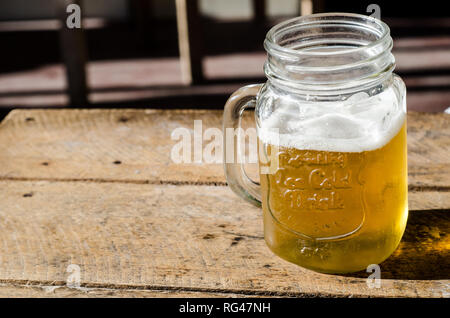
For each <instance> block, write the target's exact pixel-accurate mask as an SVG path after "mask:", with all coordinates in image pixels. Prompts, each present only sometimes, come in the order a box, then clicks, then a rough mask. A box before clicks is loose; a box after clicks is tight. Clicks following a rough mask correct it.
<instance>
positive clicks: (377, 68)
mask: <svg viewBox="0 0 450 318" xmlns="http://www.w3.org/2000/svg"><path fill="white" fill-rule="evenodd" d="M264 46H265V49H266V51H267V61H266V63H265V66H264V71H265V74H266V76H267V82H266V83H265V84H257V85H249V86H246V87H243V88H241V89H239V90H238V91H236V92H235V93H234V94H233V95H232V96H231V97H230V98H229V100H228V101H227V103H226V105H225V111H224V119H223V125H224V131H225V130H226V128H239V126H240V118H241V115H242V113H243V111H244V110H245V109H246V108H250V107H254V108H255V119H256V129H257V137H258V160H259V170H260V182H259V183H256V182H254V181H252V180H250V179H249V178H248V177H247V175H246V173H245V171H244V169H243V167H242V164H240V163H235V162H226V163H225V164H224V167H225V175H226V177H227V182H228V184H229V186H230V187H231V189H233V191H235V192H236V193H237V194H238V195H240V196H241V197H243V198H244V199H246V200H247V201H249V202H252V203H254V204H256V205H260V204H261V205H262V209H263V219H264V238H265V241H266V243H267V245H268V247H269V248H270V249H271V250H272V251H273V252H274V253H275V254H276V255H278V256H280V257H282V258H283V259H285V260H287V261H290V262H292V263H295V264H298V265H300V266H302V267H306V268H309V269H312V270H316V271H319V272H326V273H346V272H354V271H359V270H363V269H366V268H367V266H368V265H370V264H379V263H381V262H382V261H383V260H385V259H386V258H387V257H389V255H390V254H392V252H393V251H394V250H395V249H396V247H397V246H398V244H399V242H400V240H401V237H402V235H403V232H404V230H405V226H406V221H407V217H408V199H407V191H408V185H407V161H406V155H407V154H406V100H405V95H406V89H405V85H404V83H403V81H402V80H401V79H400V77H398V76H397V75H395V74H394V73H393V70H394V67H395V59H394V56H393V55H392V53H391V49H392V38H391V36H390V33H389V28H388V26H387V25H386V24H385V23H383V22H382V21H380V20H378V19H375V18H372V17H368V16H364V15H357V14H347V13H327V14H314V15H309V16H303V17H299V18H295V19H292V20H289V21H286V22H284V23H281V24H278V25H276V26H275V27H273V28H272V29H271V30H270V31H269V32H268V34H267V36H266V39H265V41H264ZM233 147H235V148H236V147H238V145H233ZM224 150H225V151H224V156H225V157H226V156H227V152H230V151H232V150H233V151H234V149H230V148H229V147H227V146H226V147H225V149H224Z"/></svg>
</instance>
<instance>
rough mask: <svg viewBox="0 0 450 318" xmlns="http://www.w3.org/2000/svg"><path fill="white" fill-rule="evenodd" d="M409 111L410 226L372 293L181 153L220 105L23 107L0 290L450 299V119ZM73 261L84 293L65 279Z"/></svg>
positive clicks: (215, 169)
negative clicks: (290, 240) (277, 246)
mask: <svg viewBox="0 0 450 318" xmlns="http://www.w3.org/2000/svg"><path fill="white" fill-rule="evenodd" d="M408 116H409V117H408V133H409V135H408V147H409V172H410V174H409V183H410V193H409V208H410V217H409V220H408V226H407V229H406V232H405V235H404V237H403V240H402V242H401V244H400V246H399V248H398V249H397V250H396V251H395V252H394V254H393V255H392V256H391V257H390V258H389V259H388V260H386V261H385V262H383V263H382V264H381V273H382V279H383V280H382V287H381V288H380V289H369V288H368V286H367V285H366V277H367V276H368V275H369V274H367V273H365V272H360V273H355V274H351V275H346V276H338V275H325V274H319V273H315V272H312V271H309V270H306V269H302V268H300V267H298V266H295V265H293V264H290V263H287V262H285V261H283V260H281V259H280V258H278V257H276V256H275V255H273V254H272V253H271V252H270V251H269V249H268V248H267V247H266V245H265V243H264V239H263V233H262V218H261V210H260V209H258V208H255V207H253V206H250V205H248V204H246V203H245V202H243V201H242V200H239V199H238V198H237V197H236V195H235V194H233V193H232V192H231V190H229V189H228V187H226V186H225V185H226V183H225V180H224V177H223V172H222V165H221V164H175V163H173V162H172V161H171V159H170V151H171V149H172V147H173V145H174V144H175V143H177V141H174V140H171V138H170V136H171V132H172V131H173V130H174V129H176V128H178V127H186V128H188V129H193V124H194V123H193V121H194V120H198V119H200V120H202V123H203V131H204V130H205V129H207V128H211V127H220V126H221V112H219V111H181V110H180V111H160V110H147V111H145V110H52V111H48V110H17V111H13V112H12V113H10V114H9V115H8V117H7V118H6V119H5V120H4V121H3V122H2V123H1V124H0V188H1V189H2V190H3V191H1V192H0V296H1V295H6V296H10V297H14V296H20V295H24V296H26V297H55V296H56V297H58V295H60V296H61V297H108V296H113V297H129V296H136V297H154V296H161V297H172V296H174V297H176V296H180V297H196V296H199V297H204V296H208V297H216V296H226V297H228V296H229V297H235V296H295V297H303V296H319V295H320V296H339V297H348V296H363V297H365V296H389V297H391V296H402V297H450V290H449V288H450V281H449V277H450V252H449V246H450V234H449V231H448V229H449V228H450V214H449V213H450V191H449V189H450V180H449V173H448V167H449V156H448V154H449V149H450V138H449V135H450V131H449V130H450V125H449V123H450V116H448V115H443V114H440V115H438V114H435V115H433V114H418V113H410V114H409V115H408ZM244 124H245V125H244V126H245V127H249V126H251V125H252V119H251V116H247V117H246V119H245V120H244ZM250 168H252V167H250ZM253 168H254V167H253ZM69 264H77V265H79V266H80V268H81V287H82V288H81V289H80V290H73V289H70V288H67V287H65V285H66V279H67V277H68V275H69V274H68V273H67V272H66V269H67V266H68V265H69ZM24 286H31V287H30V288H29V287H24ZM42 286H44V287H42ZM49 286H50V287H49ZM51 286H53V287H56V289H55V290H53V292H52V289H53V287H51Z"/></svg>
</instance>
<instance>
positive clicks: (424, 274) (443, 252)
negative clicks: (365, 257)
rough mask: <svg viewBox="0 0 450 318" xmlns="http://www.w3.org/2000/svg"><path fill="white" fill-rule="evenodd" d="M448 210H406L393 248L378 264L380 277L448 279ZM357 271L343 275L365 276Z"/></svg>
mask: <svg viewBox="0 0 450 318" xmlns="http://www.w3.org/2000/svg"><path fill="white" fill-rule="evenodd" d="M449 229H450V210H448V209H444V210H426V211H410V213H409V218H408V225H407V227H406V231H405V234H404V235H403V238H402V241H401V242H400V245H399V247H398V248H397V250H396V251H395V252H394V253H393V254H392V255H391V256H390V257H389V258H388V259H387V260H385V261H384V262H383V263H381V264H380V268H381V278H382V279H384V278H386V279H414V280H438V279H450V231H449ZM369 275H370V274H369V273H367V272H365V271H361V272H357V273H351V274H346V275H344V276H347V277H360V278H367V277H368V276H369Z"/></svg>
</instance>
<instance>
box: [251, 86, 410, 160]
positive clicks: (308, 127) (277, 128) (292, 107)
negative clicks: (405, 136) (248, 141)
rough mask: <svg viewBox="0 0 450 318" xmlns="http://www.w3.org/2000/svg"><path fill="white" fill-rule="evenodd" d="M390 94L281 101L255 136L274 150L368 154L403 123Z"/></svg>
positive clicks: (400, 111) (360, 94)
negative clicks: (367, 152) (327, 99)
mask: <svg viewBox="0 0 450 318" xmlns="http://www.w3.org/2000/svg"><path fill="white" fill-rule="evenodd" d="M393 94H395V93H394V92H392V91H389V90H387V91H384V92H383V93H381V94H378V95H375V96H371V97H369V96H368V95H367V94H366V93H363V92H361V93H357V94H354V95H353V96H351V97H350V98H348V99H347V100H345V101H341V102H303V101H302V102H300V101H298V100H294V99H290V98H283V100H282V102H281V103H280V104H279V105H275V110H274V111H273V112H272V113H271V114H270V115H269V116H268V117H266V118H263V119H262V120H261V122H260V127H259V129H258V136H259V138H260V139H261V140H262V141H263V142H264V143H268V144H272V145H276V146H281V147H288V148H296V149H300V150H318V151H333V152H362V151H370V150H375V149H378V148H381V147H383V146H384V145H386V144H387V143H388V142H389V141H390V140H391V139H392V138H393V137H394V136H395V135H397V133H398V132H399V130H400V129H401V127H402V125H403V123H404V121H405V111H404V106H403V105H399V104H398V102H397V98H396V97H395V96H394V95H393Z"/></svg>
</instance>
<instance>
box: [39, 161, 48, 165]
mask: <svg viewBox="0 0 450 318" xmlns="http://www.w3.org/2000/svg"><path fill="white" fill-rule="evenodd" d="M41 165H43V166H48V165H49V163H48V162H47V161H45V162H43V163H41Z"/></svg>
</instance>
